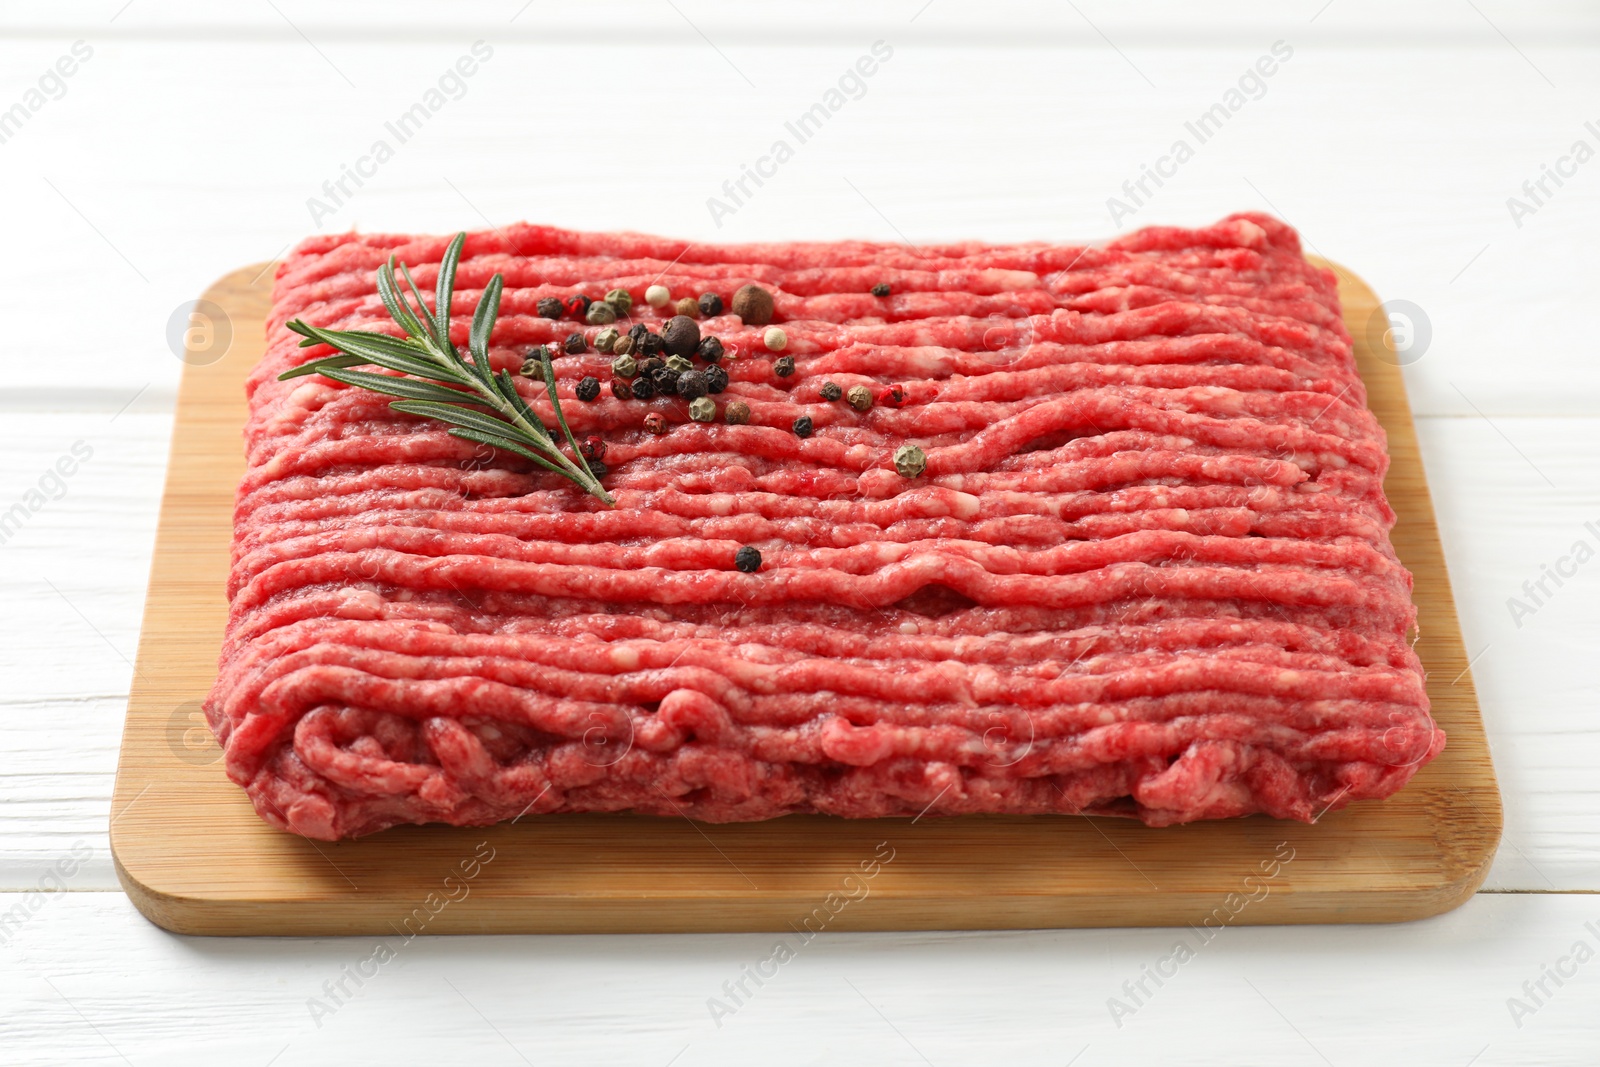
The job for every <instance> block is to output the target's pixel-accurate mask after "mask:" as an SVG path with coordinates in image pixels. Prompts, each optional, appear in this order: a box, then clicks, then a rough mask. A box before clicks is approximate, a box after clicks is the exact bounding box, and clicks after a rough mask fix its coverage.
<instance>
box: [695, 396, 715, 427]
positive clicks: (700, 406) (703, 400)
mask: <svg viewBox="0 0 1600 1067" xmlns="http://www.w3.org/2000/svg"><path fill="white" fill-rule="evenodd" d="M689 417H690V418H691V419H693V420H694V421H695V422H710V421H711V420H713V419H715V418H716V417H717V402H716V401H715V400H712V399H711V398H710V397H709V396H701V397H696V398H695V399H694V400H693V401H691V402H690V404H689Z"/></svg>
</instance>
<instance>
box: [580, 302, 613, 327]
mask: <svg viewBox="0 0 1600 1067" xmlns="http://www.w3.org/2000/svg"><path fill="white" fill-rule="evenodd" d="M583 321H585V322H587V323H588V324H589V325H590V326H606V325H608V324H610V323H613V322H616V321H617V309H616V308H614V307H612V306H611V305H610V304H608V303H606V302H605V301H604V300H596V301H595V302H594V303H592V304H590V305H589V310H588V311H586V312H584V316H583Z"/></svg>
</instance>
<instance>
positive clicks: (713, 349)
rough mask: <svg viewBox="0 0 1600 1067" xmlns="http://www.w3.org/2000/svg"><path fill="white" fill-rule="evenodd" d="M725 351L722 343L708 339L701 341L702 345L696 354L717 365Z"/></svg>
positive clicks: (712, 338) (713, 338) (711, 338)
mask: <svg viewBox="0 0 1600 1067" xmlns="http://www.w3.org/2000/svg"><path fill="white" fill-rule="evenodd" d="M723 351H724V349H723V347H722V342H721V341H719V340H718V339H717V338H715V337H706V338H703V339H702V340H701V341H700V344H699V345H698V346H697V347H696V348H695V350H694V354H695V355H697V356H699V357H700V358H701V359H703V360H705V361H706V362H707V363H717V362H719V361H720V360H721V359H722V353H723Z"/></svg>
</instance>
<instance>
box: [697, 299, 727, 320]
mask: <svg viewBox="0 0 1600 1067" xmlns="http://www.w3.org/2000/svg"><path fill="white" fill-rule="evenodd" d="M700 314H702V315H704V316H705V317H706V318H708V319H709V318H710V317H711V316H713V315H720V314H722V297H720V296H718V295H717V294H716V293H701V294H700Z"/></svg>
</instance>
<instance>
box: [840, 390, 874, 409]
mask: <svg viewBox="0 0 1600 1067" xmlns="http://www.w3.org/2000/svg"><path fill="white" fill-rule="evenodd" d="M844 398H845V399H846V400H848V401H850V406H851V407H853V408H855V409H856V410H857V411H870V410H871V409H872V390H871V389H868V388H867V387H866V386H864V385H852V386H851V387H850V391H849V392H848V393H846V394H844Z"/></svg>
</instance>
